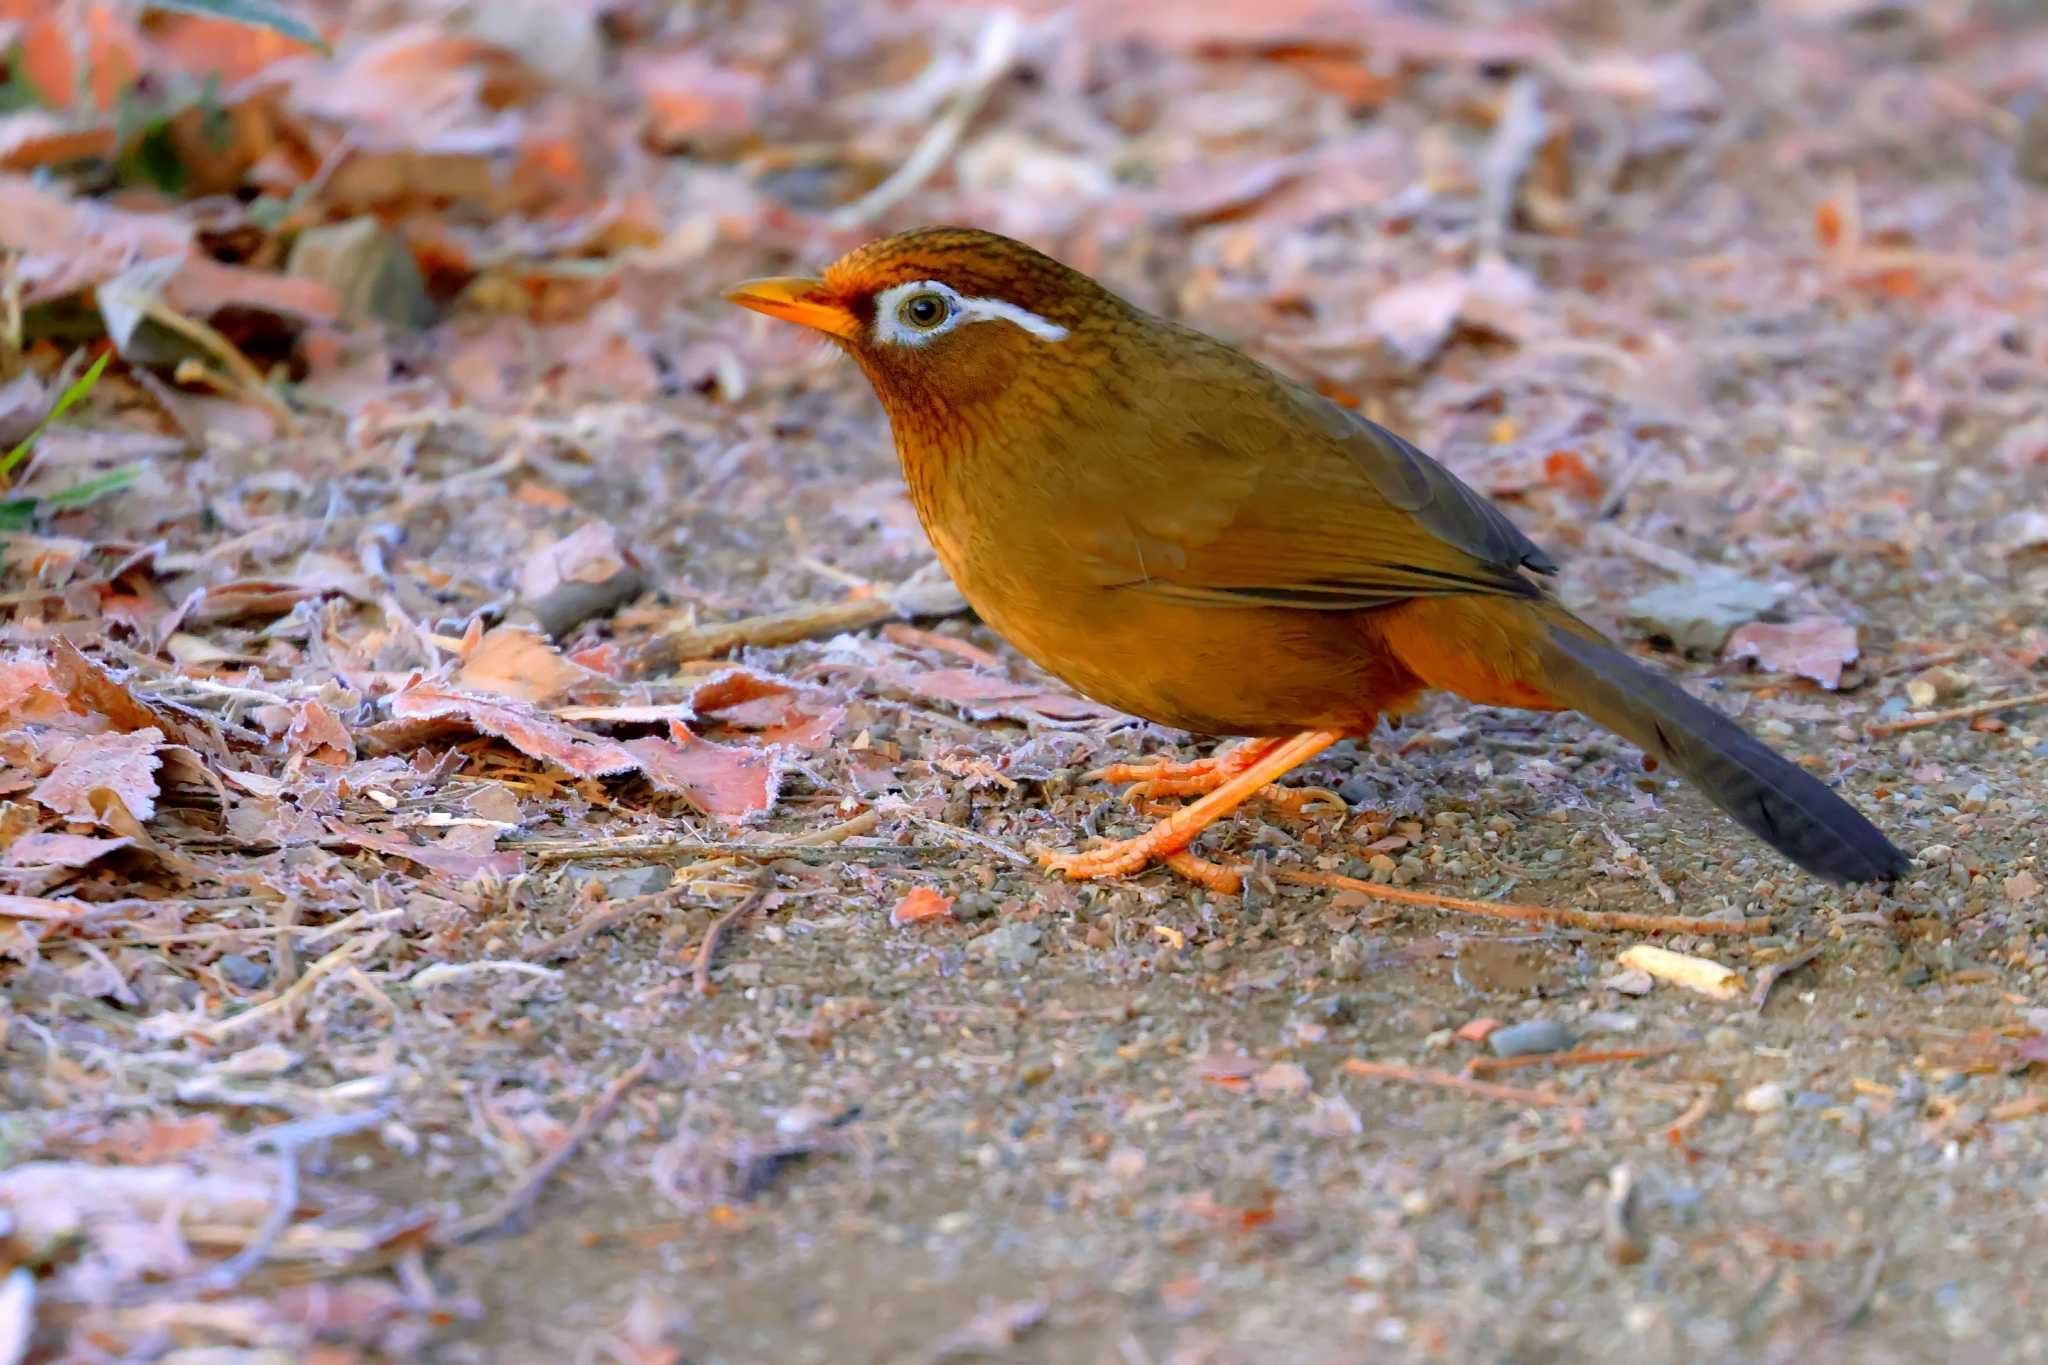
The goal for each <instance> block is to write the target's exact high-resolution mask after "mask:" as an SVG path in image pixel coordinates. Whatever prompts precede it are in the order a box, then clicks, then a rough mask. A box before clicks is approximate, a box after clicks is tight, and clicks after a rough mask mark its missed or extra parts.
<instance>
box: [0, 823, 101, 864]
mask: <svg viewBox="0 0 2048 1365" xmlns="http://www.w3.org/2000/svg"><path fill="white" fill-rule="evenodd" d="M134 842H135V841H134V840H133V839H126V838H122V839H102V838H99V837H98V836H96V835H91V834H65V833H61V832H57V831H45V832H43V833H40V834H24V835H22V836H21V838H19V839H16V840H15V841H14V843H13V845H12V847H10V848H9V849H8V850H7V853H6V856H5V857H0V864H4V865H6V866H8V867H84V866H85V865H86V864H88V863H91V862H95V861H97V860H98V859H101V858H104V857H106V856H107V855H108V854H109V853H115V852H119V851H120V850H121V849H124V848H127V847H128V846H129V845H130V844H133V843H134Z"/></svg>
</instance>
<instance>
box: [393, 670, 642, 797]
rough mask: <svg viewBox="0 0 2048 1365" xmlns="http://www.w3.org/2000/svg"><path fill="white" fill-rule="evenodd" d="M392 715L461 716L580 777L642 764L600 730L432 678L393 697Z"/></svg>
mask: <svg viewBox="0 0 2048 1365" xmlns="http://www.w3.org/2000/svg"><path fill="white" fill-rule="evenodd" d="M391 714H392V715H393V716H394V717H396V718H397V719H399V720H454V721H459V722H460V723H461V724H463V725H466V726H468V727H469V728H470V729H473V730H478V731H481V732H482V733H484V734H487V735H495V736H497V737H498V738H499V739H502V740H504V741H505V742H506V743H508V744H510V745H511V746H512V747H513V748H515V749H517V750H519V751H520V752H521V753H523V754H526V755H527V756H529V757H531V758H538V759H542V760H545V761H546V762H549V763H552V764H554V765H555V766H556V767H558V768H561V769H562V770H563V771H565V772H570V773H574V774H575V775H576V776H578V777H603V776H605V775H607V774H610V773H623V772H629V771H631V770H632V769H634V768H637V767H639V766H640V760H639V759H638V758H636V757H635V756H634V755H633V753H632V752H631V751H630V750H628V749H627V748H626V747H625V746H624V745H622V744H619V743H618V742H616V741H614V740H609V739H606V738H604V737H603V736H602V735H593V734H591V733H589V732H588V731H585V730H578V729H576V728H574V727H573V726H569V725H565V724H563V723H562V722H561V721H558V720H556V719H555V718H554V717H552V716H545V715H542V714H540V713H539V712H537V711H535V710H534V709H533V708H531V707H529V706H524V705H521V704H519V703H517V702H509V701H496V700H493V699H491V698H489V697H470V696H464V695H463V694H461V693H459V692H451V691H449V690H448V689H447V688H445V687H442V686H440V685H438V684H436V683H418V684H415V685H414V686H412V687H409V688H407V689H405V690H404V691H403V692H400V693H398V694H397V695H396V696H394V697H392V698H391Z"/></svg>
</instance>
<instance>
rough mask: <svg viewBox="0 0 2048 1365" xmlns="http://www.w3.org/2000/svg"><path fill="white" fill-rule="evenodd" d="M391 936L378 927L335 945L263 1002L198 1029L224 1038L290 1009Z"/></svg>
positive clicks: (204, 1035) (210, 1036)
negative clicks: (323, 982) (296, 978)
mask: <svg viewBox="0 0 2048 1365" xmlns="http://www.w3.org/2000/svg"><path fill="white" fill-rule="evenodd" d="M389 937H390V934H389V933H388V932H387V931H385V930H378V931H377V932H376V933H374V934H371V935H370V936H369V937H368V938H359V939H357V940H356V941H355V942H353V943H344V944H342V945H341V946H340V947H339V948H336V949H335V950H334V951H333V952H331V953H329V954H327V956H325V957H323V958H321V959H320V960H319V961H318V962H315V963H314V964H313V965H312V966H310V967H308V968H306V973H305V975H304V976H301V977H300V978H299V979H298V980H297V981H294V982H293V983H292V984H291V985H290V986H288V987H286V988H285V989H284V990H282V991H279V992H278V993H277V994H276V995H273V996H272V997H270V999H268V1000H265V1001H264V1002H263V1003H262V1004H260V1005H252V1006H250V1007H249V1008H248V1009H245V1010H243V1011H242V1012H241V1013H240V1014H236V1015H231V1016H229V1017H228V1018H226V1019H221V1020H218V1021H217V1022H215V1023H211V1024H208V1025H206V1026H205V1027H203V1028H201V1029H200V1030H199V1031H198V1032H199V1036H200V1037H202V1038H206V1039H210V1040H216V1041H217V1040H219V1039H221V1038H225V1037H226V1036H227V1035H228V1034H230V1033H234V1032H237V1031H239V1030H240V1029H242V1028H245V1027H247V1026H248V1025H249V1024H250V1023H251V1022H253V1021H255V1020H259V1019H265V1018H268V1017H269V1016H271V1015H273V1014H278V1013H285V1012H289V1011H290V1010H291V1008H292V1006H294V1005H296V1004H297V1003H298V1002H299V1000H300V999H301V998H302V997H303V996H305V995H306V993H307V992H309V991H311V990H312V989H313V987H315V986H317V985H318V984H320V982H321V981H322V980H323V979H324V978H326V977H327V976H329V975H331V974H333V973H334V972H335V971H337V970H338V969H340V968H342V967H344V966H346V965H347V964H348V963H350V962H351V961H353V960H354V959H356V958H357V957H360V956H362V955H363V954H365V953H367V952H369V951H370V950H371V949H373V948H375V947H377V946H378V945H379V944H381V943H383V942H384V940H385V939H387V938H389Z"/></svg>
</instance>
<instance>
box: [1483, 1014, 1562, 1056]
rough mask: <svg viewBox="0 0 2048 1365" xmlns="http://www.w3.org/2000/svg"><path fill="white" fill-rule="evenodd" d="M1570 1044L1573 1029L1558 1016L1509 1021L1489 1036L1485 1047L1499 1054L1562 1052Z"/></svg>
mask: <svg viewBox="0 0 2048 1365" xmlns="http://www.w3.org/2000/svg"><path fill="white" fill-rule="evenodd" d="M1571 1045H1572V1031H1571V1030H1570V1029H1568V1028H1566V1027H1565V1026H1564V1025H1563V1024H1560V1023H1558V1022H1557V1021H1556V1020H1555V1019H1531V1020H1530V1021H1529V1022H1527V1023H1526V1024H1510V1025H1508V1026H1507V1027H1506V1028H1497V1029H1495V1030H1494V1031H1493V1032H1491V1033H1489V1034H1487V1035H1486V1046H1487V1048H1488V1050H1489V1051H1491V1052H1492V1053H1493V1055H1494V1056H1496V1057H1527V1056H1531V1055H1533V1054H1535V1053H1539V1052H1563V1051H1564V1050H1565V1049H1566V1048H1569V1047H1570V1046H1571Z"/></svg>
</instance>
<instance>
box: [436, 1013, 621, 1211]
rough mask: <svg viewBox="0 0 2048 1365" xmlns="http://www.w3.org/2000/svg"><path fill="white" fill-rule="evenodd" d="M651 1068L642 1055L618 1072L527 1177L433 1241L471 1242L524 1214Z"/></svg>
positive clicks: (531, 1168) (523, 1176)
mask: <svg viewBox="0 0 2048 1365" xmlns="http://www.w3.org/2000/svg"><path fill="white" fill-rule="evenodd" d="M653 1065H654V1054H653V1053H651V1052H647V1053H642V1054H641V1057H640V1060H639V1061H637V1062H635V1063H633V1065H631V1066H629V1067H627V1068H626V1069H625V1070H624V1071H622V1072H620V1073H619V1076H618V1078H617V1079H616V1080H614V1081H613V1082H612V1083H611V1084H610V1085H608V1086H606V1087H605V1088H604V1093H603V1094H602V1095H599V1096H598V1097H597V1099H596V1101H595V1102H594V1103H593V1104H591V1106H590V1107H589V1108H587V1109H585V1110H584V1111H583V1112H582V1113H580V1114H578V1115H577V1116H576V1122H575V1123H573V1124H571V1125H570V1127H569V1131H568V1132H567V1133H565V1134H563V1135H562V1140H561V1141H560V1142H559V1143H557V1144H555V1150H553V1151H552V1152H549V1153H548V1154H547V1155H546V1156H544V1157H542V1158H541V1159H540V1160H539V1161H536V1162H534V1163H533V1165H532V1166H530V1167H529V1168H528V1169H527V1171H526V1174H524V1175H522V1176H520V1177H519V1181H518V1183H517V1184H515V1185H513V1187H512V1188H511V1189H509V1190H507V1191H506V1192H505V1197H504V1198H502V1199H500V1200H499V1201H498V1202H497V1203H495V1204H493V1205H491V1206H490V1207H489V1208H487V1209H485V1210H483V1212H481V1213H477V1214H473V1215H471V1216H470V1217H468V1218H465V1219H463V1220H462V1221H461V1222H459V1223H457V1224H456V1225H455V1226H454V1227H452V1228H450V1229H448V1230H447V1231H446V1232H444V1233H442V1234H441V1235H440V1236H438V1237H437V1238H435V1240H436V1241H437V1242H439V1243H440V1244H442V1245H443V1246H449V1245H453V1244H454V1243H457V1242H469V1241H474V1240H475V1239H477V1238H478V1237H481V1236H483V1235H484V1234H485V1233H487V1232H489V1231H491V1230H492V1229H494V1228H496V1227H497V1226H498V1225H500V1224H501V1223H507V1222H510V1221H511V1220H512V1219H514V1218H516V1217H518V1216H519V1215H520V1214H521V1213H524V1212H525V1211H526V1209H527V1208H528V1207H529V1206H530V1205H531V1204H532V1203H533V1202H534V1200H536V1199H538V1198H539V1197H540V1192H541V1187H542V1186H544V1185H546V1184H547V1183H548V1181H549V1180H551V1179H553V1177H554V1174H555V1172H557V1171H559V1170H561V1169H562V1167H563V1166H564V1165H566V1164H567V1163H568V1160H569V1158H570V1157H572V1156H574V1155H575V1154H576V1149H577V1148H578V1147H581V1146H582V1145H583V1144H584V1143H585V1142H587V1141H589V1140H590V1135H591V1134H592V1133H595V1132H596V1131H597V1130H598V1129H599V1128H602V1127H603V1126H604V1122H605V1120H606V1119H608V1118H610V1117H611V1116H612V1111H613V1110H614V1109H617V1108H618V1107H619V1101H620V1100H622V1099H624V1098H625V1097H626V1092H627V1091H629V1090H631V1089H632V1088H633V1087H634V1086H636V1085H638V1084H640V1082H641V1080H643V1079H644V1078H645V1077H646V1075H647V1072H648V1070H649V1069H650V1068H651V1067H653Z"/></svg>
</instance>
